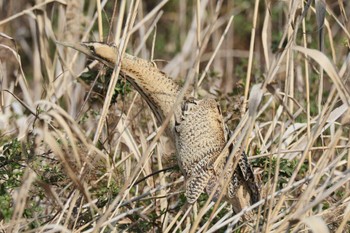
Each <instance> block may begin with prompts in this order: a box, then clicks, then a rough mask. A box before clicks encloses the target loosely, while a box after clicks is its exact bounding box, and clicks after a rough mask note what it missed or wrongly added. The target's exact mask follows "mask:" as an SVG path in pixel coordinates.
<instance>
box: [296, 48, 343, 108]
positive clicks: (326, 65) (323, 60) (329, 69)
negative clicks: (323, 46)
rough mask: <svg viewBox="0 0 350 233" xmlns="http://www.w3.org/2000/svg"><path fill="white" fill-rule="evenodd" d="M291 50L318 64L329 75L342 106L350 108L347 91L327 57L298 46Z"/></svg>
mask: <svg viewBox="0 0 350 233" xmlns="http://www.w3.org/2000/svg"><path fill="white" fill-rule="evenodd" d="M293 49H294V50H296V51H299V52H302V53H305V54H306V55H307V56H309V57H311V58H312V59H314V60H315V61H316V62H317V63H318V64H320V65H321V66H322V68H323V69H324V70H325V71H326V73H327V74H328V75H329V77H330V78H331V79H332V81H333V83H334V84H335V86H336V88H337V90H338V93H339V95H340V98H341V100H342V101H343V103H344V104H346V105H347V106H348V107H349V106H350V102H349V101H350V94H349V91H348V90H347V89H346V87H345V85H344V83H343V81H342V79H341V78H340V76H339V74H338V72H337V71H336V69H335V67H334V65H333V64H332V63H331V61H330V60H329V59H328V58H327V56H326V55H325V54H324V53H322V52H320V51H317V50H314V49H308V48H303V47H300V46H294V47H293Z"/></svg>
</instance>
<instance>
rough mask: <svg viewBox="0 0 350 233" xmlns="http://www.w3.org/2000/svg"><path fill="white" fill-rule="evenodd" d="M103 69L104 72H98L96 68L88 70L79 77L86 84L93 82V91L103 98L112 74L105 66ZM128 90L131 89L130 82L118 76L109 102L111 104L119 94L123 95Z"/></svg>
mask: <svg viewBox="0 0 350 233" xmlns="http://www.w3.org/2000/svg"><path fill="white" fill-rule="evenodd" d="M104 71H105V72H104V73H102V72H99V71H98V70H89V71H87V72H85V73H83V74H82V75H81V76H80V79H81V80H83V81H84V82H85V83H86V84H88V85H92V84H94V86H93V91H94V92H96V93H98V94H99V95H100V96H102V97H103V98H104V96H106V94H107V89H108V86H109V82H110V80H111V76H112V74H113V70H112V69H109V68H107V69H106V70H104ZM98 75H99V77H98ZM96 77H98V79H96ZM95 80H96V82H95ZM94 82H95V83H94ZM130 91H131V84H130V83H129V82H128V81H126V80H125V79H124V78H119V79H118V82H117V84H116V86H115V88H114V94H113V97H112V102H111V103H112V104H113V103H115V102H116V100H117V97H118V96H119V95H121V96H122V97H124V96H125V95H126V94H128V93H129V92H130Z"/></svg>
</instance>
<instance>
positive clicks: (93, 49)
mask: <svg viewBox="0 0 350 233" xmlns="http://www.w3.org/2000/svg"><path fill="white" fill-rule="evenodd" d="M89 49H90V51H91V52H92V53H94V52H95V46H93V45H90V46H89Z"/></svg>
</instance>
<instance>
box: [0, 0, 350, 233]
mask: <svg viewBox="0 0 350 233" xmlns="http://www.w3.org/2000/svg"><path fill="white" fill-rule="evenodd" d="M21 3H22V4H18V1H2V2H0V9H1V17H0V29H1V30H0V32H1V33H0V91H1V92H0V106H1V109H0V206H1V209H0V230H1V231H2V232H124V231H125V232H232V231H235V232H240V231H241V232H242V231H250V232H308V231H312V232H337V233H340V232H349V231H350V223H349V221H350V204H349V203H350V182H349V181H350V149H349V147H350V141H349V137H350V130H349V122H350V119H349V116H350V110H349V104H350V94H349V91H350V88H349V86H350V85H349V82H350V79H349V74H350V62H349V52H348V51H349V39H350V34H349V32H348V30H347V29H348V28H349V26H350V23H349V20H348V15H349V13H350V4H349V3H348V2H347V1H341V0H339V1H327V3H326V2H323V1H316V5H313V4H311V3H313V1H301V0H295V1H259V0H256V1H255V2H253V1H243V0H237V1H234V2H233V1H220V0H219V1H208V0H202V1H175V0H173V1H169V0H163V1H139V0H133V1H125V0H122V1H114V2H113V1H106V0H104V1H101V2H100V1H86V2H84V1H79V0H72V1H64V0H46V1H24V0H23V1H21ZM323 20H324V24H323ZM88 40H95V41H105V42H108V43H115V44H116V45H118V46H126V49H127V52H129V53H131V54H134V55H137V56H140V57H143V58H145V59H149V60H154V61H155V62H156V63H157V66H158V67H159V68H160V69H162V70H163V71H164V72H166V73H167V74H169V75H170V76H172V77H177V78H176V80H177V81H178V82H180V83H181V82H184V81H185V80H186V79H188V78H190V77H194V80H195V81H194V83H193V85H192V87H193V90H194V94H195V95H196V96H198V97H199V98H203V97H205V96H212V97H215V98H216V99H217V100H218V101H219V102H220V104H221V106H222V109H223V112H224V114H225V117H226V120H227V123H228V124H229V125H230V127H231V128H232V129H234V130H235V133H236V134H235V135H236V136H235V137H236V138H235V139H236V140H237V141H238V142H240V143H239V145H240V146H242V147H243V148H246V150H247V151H248V152H249V159H250V161H251V163H252V164H253V165H254V169H255V172H256V174H257V176H258V177H259V178H260V180H261V190H262V197H261V201H260V202H258V203H256V204H254V205H253V206H250V207H247V208H248V209H253V210H254V211H256V212H257V216H259V217H257V219H253V220H251V221H250V222H240V221H239V220H240V217H241V216H242V214H243V212H244V211H245V210H244V211H243V212H241V213H233V211H232V209H231V208H230V206H229V205H228V204H227V203H224V202H222V203H207V199H208V197H207V196H206V195H204V194H203V195H202V196H201V198H200V200H199V201H198V203H196V204H195V205H194V206H193V207H192V208H189V206H188V205H187V204H186V199H185V197H184V194H183V190H184V186H183V177H182V175H181V172H180V171H179V169H178V168H177V167H176V164H177V162H176V159H175V156H174V148H173V146H172V143H171V142H170V141H169V139H168V138H167V137H165V136H162V137H160V139H159V140H154V138H155V136H156V135H157V132H158V131H157V130H158V128H159V125H157V123H156V120H155V119H154V116H153V115H152V114H151V111H150V110H149V109H148V107H147V105H146V103H145V102H144V101H143V100H142V99H141V97H140V96H139V95H138V93H137V92H135V91H134V90H133V89H132V88H131V87H130V85H129V84H128V83H127V82H126V81H125V79H124V78H123V77H114V76H113V74H112V72H111V71H110V70H108V69H107V68H106V67H103V66H102V65H101V64H97V63H96V62H92V63H91V62H90V61H89V60H87V58H86V57H84V56H83V55H82V54H78V53H77V52H75V51H73V50H70V49H67V48H63V47H61V46H59V45H57V44H56V43H55V41H68V42H80V41H88ZM159 59H162V60H163V61H160V60H159ZM164 60H165V61H166V62H164ZM87 64H89V66H87ZM111 80H115V81H116V80H117V85H115V86H114V85H112V84H113V82H110V81H111ZM109 90H113V91H112V92H111V91H109Z"/></svg>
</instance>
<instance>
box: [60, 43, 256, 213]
mask: <svg viewBox="0 0 350 233" xmlns="http://www.w3.org/2000/svg"><path fill="white" fill-rule="evenodd" d="M60 44H62V45H65V46H68V47H72V48H74V49H76V50H78V51H80V52H83V53H85V54H86V55H88V56H90V57H92V58H94V59H97V60H99V61H100V62H102V63H104V64H105V65H107V66H108V67H110V68H114V67H115V66H116V65H117V57H118V56H117V55H118V54H117V53H118V50H117V48H116V47H114V46H110V45H107V44H104V43H98V42H86V43H81V44H68V43H60ZM120 66H121V72H122V73H123V74H124V75H125V76H126V78H127V80H128V81H129V82H130V83H131V84H132V85H133V86H134V87H135V89H136V90H137V91H138V92H139V93H140V94H141V96H142V97H143V98H144V99H145V100H146V102H147V103H148V105H149V107H150V108H151V110H152V112H153V114H154V115H155V116H156V118H157V119H158V121H159V122H162V121H163V120H164V118H165V117H166V116H167V115H168V113H169V112H170V111H171V109H172V108H173V107H174V103H175V102H176V98H177V96H178V94H179V92H180V90H181V88H180V86H179V85H177V84H176V83H175V82H174V81H173V80H172V79H171V78H169V77H168V76H167V75H166V74H164V73H163V72H161V71H160V70H159V69H158V68H157V67H156V66H155V65H154V63H152V62H150V61H147V60H144V59H141V58H138V57H135V56H132V55H129V54H124V55H123V56H122V58H121V64H120ZM168 128H169V130H168V134H169V136H170V138H172V139H173V141H174V142H175V145H176V151H177V158H178V163H179V166H180V168H181V170H182V172H183V174H184V176H185V180H186V191H185V195H186V197H187V200H188V202H189V203H194V202H196V200H197V199H198V197H199V196H200V194H201V193H203V192H205V191H206V192H207V193H209V194H210V193H211V192H212V191H213V188H214V187H215V186H216V184H217V183H218V184H219V188H218V189H217V190H216V191H215V190H214V192H215V194H214V198H217V197H218V196H219V194H220V191H222V189H221V188H222V187H223V186H224V184H225V182H226V181H227V182H228V185H226V187H227V189H226V190H224V195H225V199H226V200H228V201H229V202H230V203H232V206H233V209H234V211H235V212H239V211H241V209H242V208H244V207H246V206H248V205H250V204H252V203H255V202H256V201H257V200H258V199H259V188H258V185H257V182H256V180H255V178H254V174H253V171H252V168H251V166H250V164H249V163H248V160H247V157H246V155H245V154H244V153H243V152H240V153H241V155H240V156H238V157H239V162H238V166H237V168H236V170H235V171H232V169H231V170H230V169H227V171H225V174H223V172H224V167H225V164H226V163H227V160H228V156H229V154H230V149H231V148H228V149H226V150H224V151H223V149H224V147H225V145H226V143H227V141H228V137H229V131H228V130H227V127H226V125H225V123H224V119H223V116H222V114H221V111H220V107H219V105H218V103H217V102H216V101H215V100H214V99H209V98H207V99H203V100H196V99H194V98H192V97H190V95H189V94H188V95H186V96H185V97H184V100H183V102H182V104H181V106H178V107H176V109H175V110H174V116H173V117H172V119H171V120H170V123H169V124H168ZM219 155H222V156H219ZM218 158H219V159H220V161H218V162H216V160H217V159H218ZM215 162H216V164H217V166H214V163H215ZM220 177H223V179H220ZM247 217H250V216H246V218H247Z"/></svg>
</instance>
